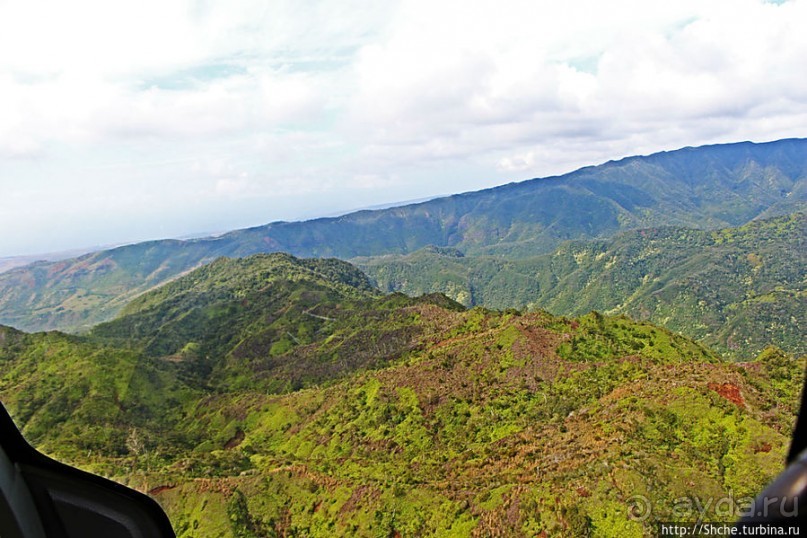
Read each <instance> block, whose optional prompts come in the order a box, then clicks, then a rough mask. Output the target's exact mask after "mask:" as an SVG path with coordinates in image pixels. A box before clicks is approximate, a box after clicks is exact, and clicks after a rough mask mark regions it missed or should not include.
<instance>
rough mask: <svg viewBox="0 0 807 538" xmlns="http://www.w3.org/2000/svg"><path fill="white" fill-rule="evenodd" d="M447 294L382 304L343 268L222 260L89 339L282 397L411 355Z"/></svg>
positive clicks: (282, 257)
mask: <svg viewBox="0 0 807 538" xmlns="http://www.w3.org/2000/svg"><path fill="white" fill-rule="evenodd" d="M436 305H439V306H442V307H444V308H447V309H453V310H458V309H459V310H462V309H463V307H462V306H461V305H459V304H457V303H454V302H453V301H451V300H449V299H447V298H445V297H443V296H431V297H430V296H426V297H422V298H419V299H410V298H409V297H406V296H404V295H392V296H386V297H385V296H380V294H379V293H378V292H377V291H376V289H375V288H373V287H372V286H371V285H370V283H369V280H368V279H367V277H366V276H365V275H364V273H362V272H361V271H359V270H358V269H356V268H355V267H353V266H352V265H350V264H348V263H347V262H343V261H340V260H334V259H310V260H301V259H297V258H294V257H293V256H290V255H288V254H279V253H276V254H259V255H255V256H251V257H248V258H242V259H227V258H221V259H219V260H216V261H215V262H213V263H211V264H209V265H207V266H205V267H202V268H200V269H197V270H196V271H193V272H192V273H190V274H188V275H186V276H184V277H182V278H180V279H178V280H175V281H173V282H171V283H169V284H166V285H165V286H163V287H161V288H158V289H156V290H154V291H152V292H149V293H147V294H144V295H142V296H141V297H139V298H138V299H136V300H135V301H133V302H132V303H131V304H130V305H129V306H127V307H126V308H125V309H124V310H123V312H122V314H121V316H120V317H119V318H118V319H116V320H113V321H111V322H108V323H104V324H101V325H99V326H97V327H95V328H94V329H93V330H92V332H91V333H90V337H91V338H92V339H93V340H100V341H104V342H106V343H108V344H114V345H118V346H133V345H134V346H136V347H137V348H138V349H140V350H142V351H143V352H144V353H145V354H146V355H148V356H150V357H154V358H164V359H167V360H169V361H171V362H173V363H175V364H176V365H177V367H178V368H180V370H181V371H182V372H183V373H184V375H185V377H184V379H185V380H186V381H188V382H191V383H193V384H195V385H198V384H202V385H203V386H207V387H215V388H217V389H218V390H234V389H236V388H248V389H251V390H254V389H258V390H261V391H264V392H266V391H268V392H284V391H287V390H291V389H299V388H301V387H304V386H309V385H311V384H314V383H321V382H324V381H328V380H331V379H333V378H336V377H340V376H342V375H344V374H346V373H351V372H355V371H357V370H361V369H364V368H368V367H378V366H379V365H381V364H384V363H385V361H388V360H390V359H391V358H396V357H400V356H401V355H403V354H404V353H405V352H407V351H411V350H413V349H415V348H417V347H418V346H419V345H420V344H419V343H420V341H421V340H422V338H424V335H426V334H429V333H431V332H434V331H436V330H437V329H436V327H435V326H434V324H433V323H430V322H426V321H424V320H423V319H422V317H421V316H420V311H421V310H422V309H430V308H434V307H435V306H436Z"/></svg>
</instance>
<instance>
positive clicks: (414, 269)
mask: <svg viewBox="0 0 807 538" xmlns="http://www.w3.org/2000/svg"><path fill="white" fill-rule="evenodd" d="M805 252H807V214H805V213H796V214H793V215H788V216H783V217H775V218H770V219H765V220H755V221H753V222H751V223H749V224H746V225H744V226H741V227H739V228H728V229H721V230H715V231H702V230H694V229H688V228H656V229H645V230H639V231H631V232H624V233H622V234H620V235H617V236H615V237H614V238H612V239H609V240H599V241H588V242H569V243H566V244H564V245H562V246H561V247H559V248H558V249H557V250H555V251H554V252H553V253H551V254H545V255H540V256H535V257H531V258H522V259H507V258H501V257H493V256H466V255H462V253H459V252H457V251H450V250H446V249H444V248H433V247H428V248H426V249H423V250H421V251H418V252H415V253H412V254H409V255H406V256H391V255H388V256H381V257H376V258H365V259H356V260H354V262H355V263H357V265H358V266H359V267H360V268H362V269H363V270H364V271H365V272H366V273H367V274H368V275H370V277H371V278H372V279H373V280H374V282H375V283H376V284H377V285H378V286H379V287H380V288H381V289H382V290H384V291H387V292H391V291H400V292H404V293H407V294H409V295H418V294H422V293H433V292H440V293H445V294H446V295H448V296H449V297H451V298H453V299H455V300H457V301H459V302H460V303H463V304H465V305H466V306H474V305H483V306H487V307H491V308H508V307H515V308H544V309H546V310H548V311H549V312H552V313H554V314H558V315H573V316H576V315H581V314H584V313H586V312H589V311H591V310H599V311H604V312H608V313H613V314H619V313H623V314H628V315H630V316H631V317H633V318H635V319H642V320H649V321H652V322H654V323H656V324H660V325H663V326H665V327H667V328H669V329H672V330H674V331H677V332H681V333H683V334H686V335H688V336H690V337H692V338H695V339H697V340H700V341H702V342H704V343H706V344H708V345H710V346H714V347H715V349H718V350H720V352H721V353H723V354H725V355H727V356H730V357H735V358H743V357H745V358H749V357H753V356H755V355H756V354H758V353H759V352H760V351H762V349H764V348H765V347H766V346H768V345H770V344H775V345H777V346H779V347H781V348H783V349H785V350H787V351H788V352H790V353H793V354H796V355H799V354H804V353H807V347H805V341H804V334H805V333H807V327H806V326H805V325H804V323H805V320H807V301H805V297H806V296H807V273H805V267H807V254H805Z"/></svg>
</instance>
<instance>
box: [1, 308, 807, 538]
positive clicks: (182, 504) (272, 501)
mask: <svg viewBox="0 0 807 538" xmlns="http://www.w3.org/2000/svg"><path fill="white" fill-rule="evenodd" d="M418 312H419V315H420V319H421V320H422V322H423V323H431V324H432V325H433V326H439V327H440V330H438V331H435V332H428V333H427V334H426V335H425V336H424V337H423V338H422V339H421V340H420V344H421V347H420V348H418V349H415V350H406V351H404V352H403V353H402V354H401V355H400V356H398V357H396V358H394V359H392V361H391V362H390V361H388V362H387V364H388V365H389V366H388V367H386V368H383V369H380V370H375V371H365V372H360V373H358V374H353V375H350V376H348V377H346V378H344V379H343V380H342V381H340V382H338V383H335V384H332V385H330V386H328V387H325V388H319V387H316V388H309V389H304V390H299V391H295V392H293V393H290V394H286V395H275V396H272V395H268V394H266V393H265V392H264V391H261V390H258V391H255V390H251V389H248V388H245V389H234V390H228V391H226V392H217V391H202V392H201V393H198V394H199V397H198V398H196V399H195V400H193V401H190V402H188V400H185V399H180V400H179V402H180V403H181V405H178V404H177V401H176V400H171V399H169V400H167V401H165V402H164V406H163V407H162V408H161V409H162V413H163V414H162V415H160V414H157V413H155V414H151V415H149V414H143V415H142V416H137V417H135V416H132V415H123V414H119V415H117V421H105V420H104V419H103V417H105V416H106V414H107V413H108V411H107V409H105V408H98V409H96V410H94V411H93V410H91V409H85V411H84V412H83V413H78V412H73V413H71V414H66V415H65V416H63V417H61V418H62V420H63V421H64V422H59V421H54V422H53V424H54V425H55V426H56V427H55V428H54V429H53V430H52V431H51V432H49V433H48V435H46V436H45V437H44V439H45V440H46V441H47V443H46V444H45V446H46V447H49V451H50V452H52V453H54V454H56V455H59V456H60V457H66V458H67V459H68V460H70V461H72V462H74V463H79V464H83V465H84V466H86V464H87V463H89V464H90V466H91V468H93V469H95V470H101V471H103V472H105V474H108V475H111V476H112V477H113V478H117V479H119V480H121V481H124V482H125V483H128V484H129V485H131V486H134V487H138V488H140V489H141V490H143V491H148V492H151V493H152V495H154V496H155V497H156V498H157V499H158V500H159V501H160V502H161V503H162V504H163V506H164V507H165V508H166V509H167V511H168V513H169V516H170V517H171V520H172V522H173V524H174V526H175V528H176V530H177V532H178V534H179V536H196V537H206V536H224V537H229V536H232V537H239V536H284V535H285V536H291V535H301V536H302V535H304V536H394V535H396V534H400V535H407V536H409V535H430V534H434V533H438V534H442V535H447V536H489V535H499V536H536V535H538V536H540V535H542V534H541V533H545V535H551V536H581V535H586V534H588V533H594V535H600V536H620V537H623V536H628V537H629V536H643V535H645V534H647V533H652V532H653V531H654V528H655V527H654V525H655V523H656V522H657V521H664V520H668V519H670V518H671V517H672V514H675V517H674V519H675V520H676V521H693V520H695V519H697V518H698V517H700V516H705V517H706V518H708V519H709V520H718V519H720V518H721V516H722V517H724V518H725V517H726V513H727V512H726V511H727V510H730V511H731V512H730V513H731V514H737V513H738V511H739V510H740V509H741V508H740V504H738V503H741V502H742V499H743V498H744V497H746V496H748V495H753V494H755V493H756V492H757V491H759V489H760V488H761V487H762V486H763V485H764V484H765V483H766V482H767V481H768V480H770V478H771V477H772V476H774V475H775V474H776V473H777V471H778V470H779V469H780V467H781V465H782V461H783V457H784V453H785V451H786V448H787V440H788V437H789V431H790V428H791V427H792V423H793V418H794V413H795V405H796V403H797V401H798V394H799V388H800V384H801V380H802V372H803V369H804V361H803V360H801V361H798V362H794V361H793V360H792V359H790V358H788V357H786V356H785V355H784V354H782V353H781V352H778V351H776V350H768V351H766V352H765V353H764V354H763V355H762V356H761V357H760V358H759V359H758V360H756V361H754V362H751V363H747V364H744V365H734V364H727V363H723V362H720V361H719V359H718V358H717V357H716V356H715V355H714V354H713V353H711V352H710V351H708V350H707V349H705V348H703V347H702V346H700V345H697V344H695V343H693V342H691V341H688V340H687V339H685V338H683V337H680V336H677V335H674V334H672V333H669V332H667V331H665V330H663V329H659V328H657V327H654V326H652V325H649V324H645V323H636V322H633V321H631V320H629V319H627V318H619V317H617V318H611V317H603V316H600V315H598V314H590V315H587V316H584V317H582V318H579V319H564V318H555V317H552V316H550V315H547V314H544V313H532V314H526V315H519V314H517V313H514V312H510V313H497V312H490V311H485V310H482V309H473V310H469V311H456V310H450V309H445V308H442V307H440V306H436V305H430V306H429V305H423V306H421V308H420V309H419V311H418ZM2 334H6V335H7V336H5V337H4V342H5V343H6V345H5V346H4V347H3V348H2V349H3V350H4V352H3V353H4V354H3V356H2V360H3V361H4V364H5V365H9V366H10V367H11V368H12V369H14V371H21V366H18V365H27V364H29V362H28V361H27V358H26V357H28V356H30V353H29V352H27V351H25V348H19V347H15V346H16V345H17V344H15V342H18V341H19V339H20V338H23V339H25V338H29V339H30V338H32V339H34V340H37V339H41V338H47V337H53V335H31V336H25V335H22V334H20V333H17V332H15V331H13V330H4V332H3V333H2ZM58 338H59V339H70V340H71V341H75V342H78V340H76V339H75V338H73V337H63V336H58ZM89 345H90V344H87V343H84V344H83V346H89ZM87 349H88V348H87V347H84V348H83V349H81V350H76V353H77V355H78V356H79V357H80V360H84V359H85V358H86V354H87ZM123 353H124V356H126V354H127V353H131V352H123ZM63 360H64V357H59V356H58V355H57V354H53V353H51V354H44V355H40V357H39V360H38V361H37V363H36V364H37V366H36V368H37V369H36V370H35V371H34V372H33V375H32V376H31V377H30V378H29V379H25V377H24V376H19V377H17V382H16V383H23V384H26V386H31V387H34V389H33V390H43V391H45V390H46V391H47V392H48V393H53V394H58V393H60V392H63V391H71V392H73V393H77V394H80V395H83V397H84V399H85V400H86V399H89V398H90V396H91V395H92V390H91V389H89V388H88V387H87V386H85V385H81V384H79V385H77V386H75V387H74V378H72V377H70V376H66V377H64V378H60V377H51V378H49V379H47V380H44V378H42V377H38V376H37V375H36V372H38V371H41V370H43V369H57V368H58V367H59V365H61V364H62V362H63ZM121 360H122V362H123V363H125V362H126V361H125V358H124V359H121ZM76 364H82V365H83V366H84V365H86V364H87V363H86V362H83V363H79V362H76ZM161 364H162V366H161V369H160V371H161V372H163V374H162V375H165V372H167V371H168V370H167V369H168V368H169V367H170V366H171V364H168V363H165V362H162V363H161ZM4 371H6V370H5V368H4ZM96 373H97V370H91V371H89V372H87V373H85V374H84V375H85V376H87V377H88V378H92V377H93V376H94V375H95V374H96ZM103 375H112V372H110V373H109V374H103ZM174 382H175V383H177V384H179V386H181V383H180V382H179V381H174ZM15 386H16V385H13V384H12V385H11V386H8V385H3V386H2V389H0V397H2V398H4V399H8V398H9V397H10V396H11V397H13V396H14V395H15V394H16V392H15V390H16V389H15ZM130 387H131V389H130V394H129V396H128V398H130V399H133V401H135V402H138V401H140V399H141V398H142V399H144V400H145V401H146V402H152V401H154V397H153V396H151V393H150V392H149V391H151V390H153V389H154V388H155V387H153V386H146V385H143V386H139V387H138V386H137V385H130ZM185 390H186V391H187V390H189V389H185ZM10 401H11V411H12V415H13V416H15V417H17V419H18V420H20V422H22V423H23V424H24V426H25V429H26V430H28V431H30V430H31V428H32V426H31V422H30V421H32V420H34V419H32V418H29V417H25V416H23V415H22V414H21V409H25V407H24V405H25V404H24V402H23V399H22V398H16V399H13V398H11V399H10ZM127 401H128V400H127ZM37 405H38V404H36V402H35V405H34V406H33V410H34V413H33V414H32V415H30V417H36V416H37V415H41V414H43V413H44V410H43V408H42V407H41V406H40V407H37ZM26 418H28V421H29V422H28V423H26V422H25V420H24V419H26ZM135 418H137V419H138V420H139V422H135ZM92 420H96V421H97V424H98V426H97V429H96V430H87V431H84V428H87V426H86V425H87V424H94V423H93V422H92ZM163 421H165V423H166V424H169V425H170V429H171V435H162V434H160V433H159V431H158V430H157V429H156V426H155V424H156V423H162V422H163ZM133 432H134V434H133ZM137 432H141V433H139V434H138V433H137ZM163 433H164V432H163ZM122 434H126V438H125V441H124V442H123V447H122V448H121V447H120V446H119V445H120V441H119V442H118V444H117V445H113V446H110V447H106V446H105V445H103V444H100V445H98V444H92V445H90V446H92V450H93V452H92V453H91V454H90V453H88V452H87V450H86V448H85V447H87V446H88V445H87V444H88V442H89V441H88V439H95V438H104V436H112V437H114V436H116V435H117V436H118V437H121V436H122ZM138 435H139V437H138ZM189 445H192V446H189ZM684 497H695V498H697V499H698V500H699V501H700V502H701V503H702V506H705V507H706V509H705V512H704V513H700V512H698V511H695V510H691V511H690V512H688V513H687V512H683V513H682V511H681V509H680V504H677V503H679V501H680V499H682V498H684ZM710 499H711V502H709V500H710ZM719 499H726V501H723V502H722V503H721V504H719V505H718V504H717V500H719ZM732 499H736V500H737V501H734V500H732ZM726 502H728V503H729V505H728V506H727V505H726ZM715 506H718V507H720V510H722V512H718V511H717V510H716V508H715ZM648 507H652V512H648Z"/></svg>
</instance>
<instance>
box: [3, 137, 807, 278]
mask: <svg viewBox="0 0 807 538" xmlns="http://www.w3.org/2000/svg"><path fill="white" fill-rule="evenodd" d="M787 140H807V137H789V138H782V139H777V140H765V141H753V140H740V141H736V142H726V143H719V144H703V145H700V146H691V145H688V146H682V147H678V148H672V149H665V150H660V151H656V152H652V153H645V154H635V155H624V156H621V157H614V158H611V159H607V160H604V161H602V162H599V163H595V164H587V165H582V166H580V167H578V168H575V169H573V170H569V171H567V172H563V173H560V174H553V175H549V176H542V177H530V178H524V179H518V180H512V181H507V182H505V183H499V184H496V185H492V186H489V187H484V188H482V189H475V190H460V191H458V192H453V193H447V194H440V195H435V196H428V197H423V198H414V199H409V200H399V201H394V202H388V203H381V204H376V205H373V206H366V207H358V208H352V209H345V210H336V211H334V212H332V213H327V214H320V215H311V216H305V217H301V218H298V219H288V220H285V219H284V220H273V221H265V222H260V223H257V224H254V225H250V226H242V227H236V228H229V229H222V230H216V231H211V230H208V231H196V232H189V233H186V234H183V235H180V236H172V237H150V238H145V239H133V240H121V241H116V242H111V243H106V244H97V245H76V246H72V247H70V248H65V249H63V250H54V251H50V252H33V253H28V254H11V255H2V254H0V273H2V272H4V271H6V270H8V269H9V268H13V267H19V266H22V265H26V264H28V263H33V262H36V261H58V260H63V259H68V258H74V257H77V256H81V255H84V254H90V253H93V252H99V251H102V250H109V249H114V248H118V247H125V246H129V245H135V244H139V243H146V242H150V241H189V240H194V239H212V238H216V237H220V236H222V235H225V234H227V233H230V232H237V231H239V230H245V229H250V228H260V227H263V226H267V225H270V224H273V223H278V222H305V221H310V220H318V219H331V218H338V217H341V216H345V215H350V214H353V213H358V212H361V211H382V210H384V209H390V208H394V207H405V206H408V205H414V204H419V203H424V202H428V201H431V200H436V199H439V198H447V197H450V196H457V195H463V194H470V193H474V192H479V191H482V190H490V189H496V188H499V187H505V186H508V185H513V184H519V183H524V182H528V181H533V180H541V179H551V178H554V177H564V176H567V175H570V174H574V173H576V172H578V171H580V170H583V169H585V168H591V167H598V166H603V165H606V164H609V163H618V162H620V161H623V160H625V159H632V158H644V157H650V156H653V155H658V154H663V153H674V152H678V151H683V150H686V149H698V148H704V147H712V146H731V145H740V144H754V145H765V144H773V143H778V142H784V141H787ZM21 260H27V261H25V262H21Z"/></svg>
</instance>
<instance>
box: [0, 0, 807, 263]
mask: <svg viewBox="0 0 807 538" xmlns="http://www.w3.org/2000/svg"><path fill="white" fill-rule="evenodd" d="M804 20H807V0H789V1H785V2H765V1H763V0H710V1H708V2H704V1H702V0H701V1H690V0H682V1H680V2H661V1H658V2H657V1H649V2H648V1H634V0H615V1H613V2H607V3H606V2H599V1H594V0H569V1H568V2H562V3H559V2H548V1H544V2H540V1H539V2H536V1H534V0H530V1H525V0H510V1H509V2H507V3H506V5H504V6H503V5H502V3H501V2H500V1H499V2H493V1H486V0H481V1H479V2H472V3H468V2H458V1H456V2H455V1H453V0H443V1H440V2H434V1H430V2H426V1H421V0H400V1H398V2H369V1H358V0H354V1H352V2H345V1H339V2H336V1H334V2H299V1H295V2H292V1H272V2H268V3H267V2H258V1H248V0H243V1H234V2H226V3H223V2H205V1H202V0H200V1H186V2H182V1H169V2H166V1H159V2H157V1H144V2H137V3H132V4H131V5H125V4H120V3H109V2H101V1H89V0H77V1H76V2H69V3H54V2H46V1H40V0H33V1H25V2H23V1H22V0H11V1H8V2H3V3H0V192H2V193H3V194H2V196H1V197H0V229H2V230H3V233H2V234H0V255H4V254H5V255H8V254H13V253H19V254H22V253H29V252H36V251H42V250H54V249H60V248H68V247H73V246H80V245H87V244H93V243H109V242H116V241H118V240H121V241H126V240H135V239H143V238H145V237H160V236H165V235H179V234H183V233H188V232H191V231H194V230H197V231H201V230H214V229H227V228H233V227H237V226H245V225H249V224H258V223H261V222H267V221H270V220H274V219H277V218H299V217H308V216H313V215H316V214H318V213H332V212H333V211H335V210H338V209H346V208H350V207H356V206H361V205H372V204H376V203H382V202H388V201H392V200H395V199H412V198H419V197H422V196H428V195H433V194H440V193H449V192H456V191H461V190H469V189H474V188H479V187H484V186H490V185H493V184H497V183H505V182H508V181H512V180H518V179H526V178H529V177H534V176H540V175H548V174H552V173H560V172H564V171H568V170H571V169H573V168H575V167H578V166H581V165H585V164H593V163H597V162H601V161H603V160H606V159H609V158H617V157H621V156H624V155H629V154H636V153H648V152H651V151H656V150H661V149H673V148H676V147H680V146H683V145H696V144H702V143H715V142H729V141H737V140H745V139H751V140H758V141H762V140H770V139H776V138H782V137H788V136H804V134H805V132H804V125H807V123H805V120H807V71H805V70H804V69H803V59H804V58H805V57H807V33H805V32H804V31H803V28H802V27H801V22H800V21H804ZM6 230H8V232H6Z"/></svg>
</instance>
